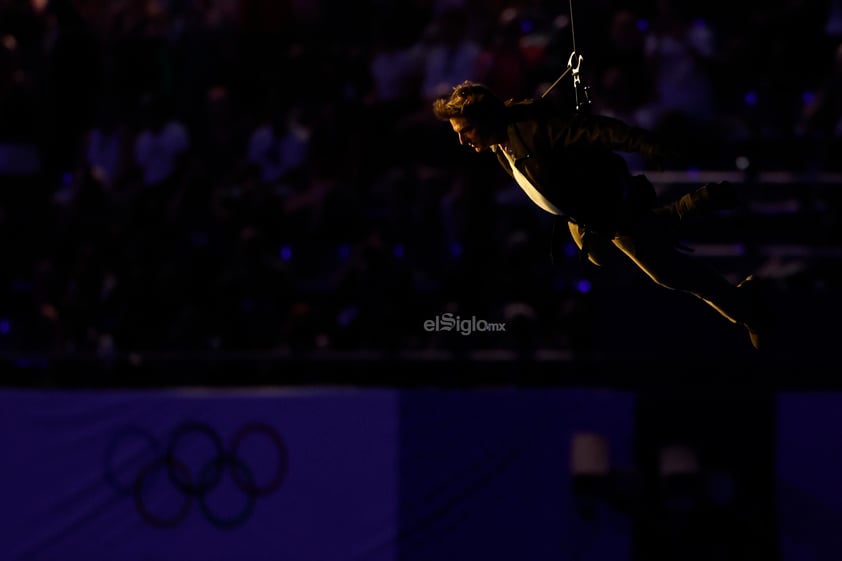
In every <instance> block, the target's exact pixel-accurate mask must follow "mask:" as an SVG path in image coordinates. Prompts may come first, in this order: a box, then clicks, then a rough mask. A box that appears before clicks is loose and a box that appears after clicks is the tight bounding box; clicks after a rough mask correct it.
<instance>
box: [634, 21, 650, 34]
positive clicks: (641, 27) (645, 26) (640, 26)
mask: <svg viewBox="0 0 842 561" xmlns="http://www.w3.org/2000/svg"><path fill="white" fill-rule="evenodd" d="M637 30H638V31H641V32H645V31H648V30H649V21H648V20H645V19H643V18H641V19H639V20H637Z"/></svg>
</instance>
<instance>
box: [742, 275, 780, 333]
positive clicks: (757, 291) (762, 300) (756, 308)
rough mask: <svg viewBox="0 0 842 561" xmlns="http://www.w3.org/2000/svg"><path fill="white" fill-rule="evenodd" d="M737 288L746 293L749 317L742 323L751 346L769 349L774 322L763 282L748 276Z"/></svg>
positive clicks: (766, 289)
mask: <svg viewBox="0 0 842 561" xmlns="http://www.w3.org/2000/svg"><path fill="white" fill-rule="evenodd" d="M737 288H739V289H741V290H744V291H748V297H749V309H750V312H749V313H750V317H749V319H748V320H747V321H746V322H744V323H743V325H744V326H745V328H746V329H747V330H748V335H749V338H750V339H751V344H752V346H753V347H754V348H755V349H758V350H761V349H765V348H769V345H770V343H771V339H772V336H773V334H774V327H775V325H774V324H775V320H774V317H773V315H772V312H771V309H770V308H769V301H770V298H769V294H768V288H767V287H766V286H765V282H764V281H763V280H761V279H758V278H756V277H755V276H754V275H749V276H747V277H746V278H745V279H743V281H742V282H740V283H739V284H738V285H737Z"/></svg>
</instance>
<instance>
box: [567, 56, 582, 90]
mask: <svg viewBox="0 0 842 561" xmlns="http://www.w3.org/2000/svg"><path fill="white" fill-rule="evenodd" d="M574 57H578V58H577V59H576V66H573V58H574ZM581 66H582V55H579V54H576V51H573V52H572V53H570V58H568V59H567V69H568V70H570V71H571V72H572V73H573V84H574V85H576V86H578V85H579V84H581V83H582V78H581V77H580V76H579V68H580V67H581Z"/></svg>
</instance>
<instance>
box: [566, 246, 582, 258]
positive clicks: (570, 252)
mask: <svg viewBox="0 0 842 561" xmlns="http://www.w3.org/2000/svg"><path fill="white" fill-rule="evenodd" d="M578 252H579V247H578V246H577V245H576V244H575V243H573V242H567V243H566V244H564V254H565V255H566V256H567V257H575V256H576V254H577V253H578Z"/></svg>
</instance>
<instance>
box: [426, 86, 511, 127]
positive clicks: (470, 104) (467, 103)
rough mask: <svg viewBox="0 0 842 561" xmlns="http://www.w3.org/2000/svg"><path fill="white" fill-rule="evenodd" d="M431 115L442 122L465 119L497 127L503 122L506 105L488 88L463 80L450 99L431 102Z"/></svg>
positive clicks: (454, 89) (445, 98)
mask: <svg viewBox="0 0 842 561" xmlns="http://www.w3.org/2000/svg"><path fill="white" fill-rule="evenodd" d="M433 114H434V115H435V116H436V117H437V118H438V119H440V120H442V121H449V120H450V119H453V118H465V119H469V120H471V121H474V122H478V123H483V124H485V125H491V126H497V125H500V124H502V123H503V122H504V121H505V115H506V104H505V103H504V102H503V100H501V99H500V98H499V97H497V96H496V95H495V94H494V92H492V91H491V90H490V89H489V88H488V87H486V86H484V85H482V84H479V83H477V82H471V81H469V80H465V81H464V82H462V83H461V84H459V85H457V86H456V87H454V88H453V92H452V93H451V94H450V97H444V98H440V99H437V100H435V101H434V102H433Z"/></svg>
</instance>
